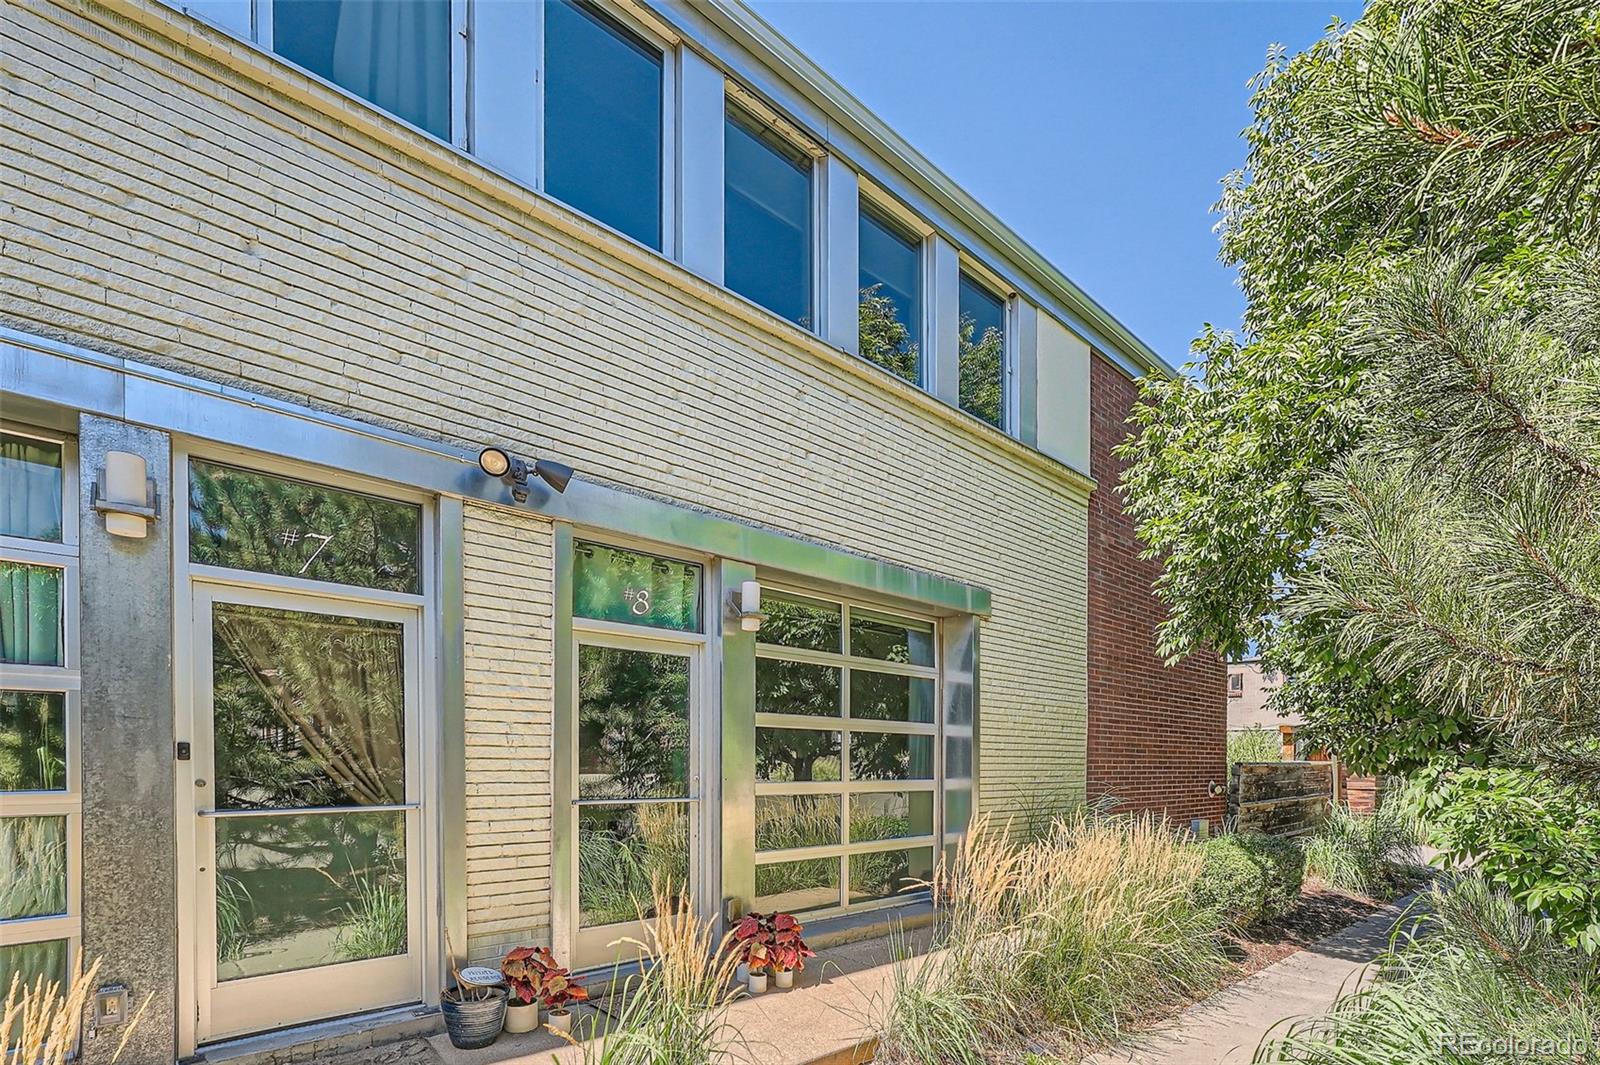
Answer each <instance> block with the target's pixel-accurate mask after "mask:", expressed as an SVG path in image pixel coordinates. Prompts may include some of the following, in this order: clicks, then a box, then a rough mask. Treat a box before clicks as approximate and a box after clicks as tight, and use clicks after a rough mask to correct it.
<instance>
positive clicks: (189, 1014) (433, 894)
mask: <svg viewBox="0 0 1600 1065" xmlns="http://www.w3.org/2000/svg"><path fill="white" fill-rule="evenodd" d="M457 2H459V0H457ZM191 459H198V460H200V461H202V462H210V463H215V464H218V465H223V466H231V467H234V468H237V469H242V470H245V471H248V472H251V473H260V474H264V475H266V476H269V477H279V478H288V479H290V480H295V481H301V482H305V483H308V484H312V485H319V486H324V487H328V488H332V489H336V490H340V491H349V492H357V493H361V494H365V495H372V496H377V497H379V498H382V499H385V500H389V501H392V502H399V503H407V504H410V505H413V506H415V507H417V508H418V510H419V511H420V515H421V522H422V528H421V545H420V550H419V552H418V556H417V572H418V579H419V585H418V587H419V589H420V591H418V592H416V593H409V592H391V591H386V590H384V589H380V588H367V587H363V586H361V585H351V584H338V583H335V582H331V581H321V580H313V579H309V578H305V577H293V576H284V575H280V574H274V573H265V572H257V571H254V570H243V569H233V568H230V567H225V566H212V565H208V564H205V563H196V562H191V561H190V560H189V461H190V460H191ZM171 461H172V497H173V499H172V507H171V508H170V509H171V511H172V522H173V530H172V582H173V589H174V596H175V599H174V610H173V629H174V631H173V648H174V651H173V714H174V719H173V720H174V731H173V738H174V739H175V740H176V741H179V742H185V741H187V742H189V743H191V745H192V747H197V746H198V744H196V743H195V736H196V732H197V729H198V725H197V723H196V720H195V718H196V716H197V707H196V704H195V699H196V695H197V691H196V688H195V676H196V669H195V652H196V643H195V636H196V633H195V630H194V625H193V620H194V611H193V602H194V598H195V590H196V586H197V585H207V586H210V587H211V588H214V589H221V590H223V591H224V592H225V591H226V590H228V589H230V588H231V589H235V590H242V591H256V592H258V593H263V594H277V593H299V594H301V595H303V596H306V597H309V598H310V599H312V600H313V601H320V602H334V601H341V600H342V601H344V602H347V603H349V604H351V605H352V607H357V608H359V607H361V606H368V607H376V608H378V609H384V610H387V609H392V608H397V607H398V608H403V609H410V610H412V611H414V612H415V615H416V620H415V622H409V623H407V624H408V628H409V627H410V626H412V625H414V626H415V631H416V633H417V635H418V641H419V644H420V649H421V653H420V657H419V659H418V663H417V666H418V673H417V676H418V677H419V678H420V682H419V683H418V685H417V698H418V700H420V702H421V707H420V709H419V711H418V713H417V726H418V727H417V730H416V736H417V742H416V751H417V754H418V756H419V757H418V759H417V761H418V765H417V766H416V767H415V770H413V769H412V768H411V767H410V766H408V767H407V777H408V785H407V786H408V788H409V787H410V786H411V774H412V773H413V772H415V773H417V774H419V776H418V777H417V778H416V779H417V783H416V792H415V799H414V800H413V799H411V798H410V797H409V793H408V803H410V802H412V801H414V802H415V803H416V804H417V805H418V806H419V807H420V809H419V811H418V813H417V815H416V816H415V818H414V819H413V823H415V824H416V825H418V826H419V827H420V831H419V833H418V835H419V837H420V838H419V839H418V840H417V841H416V843H415V846H413V844H412V843H411V842H410V841H408V843H407V851H408V857H407V860H408V862H409V861H411V857H410V852H412V851H415V852H416V859H415V861H416V863H417V865H416V868H417V869H418V870H419V871H420V872H419V876H420V881H419V888H418V892H419V908H418V912H419V914H420V916H421V920H422V936H421V940H420V942H419V943H418V945H417V948H416V954H417V956H418V958H417V960H418V963H419V964H420V966H421V981H420V985H419V986H420V988H421V1001H422V1002H423V1003H426V1004H431V1003H435V1002H437V1001H438V994H439V989H440V988H441V987H443V986H444V984H443V980H444V977H445V976H446V975H447V973H448V966H449V964H450V961H449V959H448V958H447V956H446V953H445V949H444V948H445V944H444V942H443V938H444V929H445V922H446V920H447V916H446V914H445V912H444V904H445V902H446V901H447V900H446V895H447V883H446V876H447V875H448V873H447V871H446V870H445V869H444V868H443V865H444V863H443V860H442V859H443V856H444V855H445V854H446V852H447V850H448V846H449V840H448V839H447V837H446V831H445V826H444V814H445V810H446V806H447V801H446V800H445V797H444V796H443V793H442V786H441V783H442V780H443V774H444V766H443V763H444V761H445V759H446V758H447V757H448V756H449V752H450V749H451V747H452V744H454V745H456V746H457V747H459V744H460V743H461V737H460V736H459V735H457V736H455V737H453V738H452V737H451V736H450V735H448V734H446V733H445V732H444V721H445V713H444V707H445V702H446V700H447V699H448V697H449V693H448V692H447V691H446V690H445V683H446V673H447V666H446V663H445V659H444V655H445V650H446V644H447V638H446V633H445V631H444V613H445V611H446V610H447V609H448V604H446V603H445V602H444V591H445V588H446V586H447V584H448V578H447V576H446V573H445V570H446V568H447V566H448V565H449V560H447V559H445V558H444V557H443V556H442V554H441V544H442V534H443V531H444V530H443V524H444V521H443V518H442V516H441V514H440V510H441V505H442V503H443V500H442V499H441V498H440V497H439V496H437V495H435V494H433V493H430V492H428V491H426V490H424V489H419V488H416V487H413V486H408V485H406V484H405V483H403V482H393V481H388V480H383V479H379V478H376V477H371V476H366V475H363V474H358V473H351V472H348V471H345V470H339V469H334V468H331V467H327V466H321V465H317V464H313V463H309V462H302V461H298V460H295V459H290V458H284V457H282V456H279V455H274V454H271V453H269V452H262V451H256V450H253V449H249V448H242V447H236V446H233V445H229V444H221V443H217V442H215V441H211V440H203V439H198V438H192V437H183V436H174V437H173V441H172V451H171ZM397 472H398V471H397ZM175 764H176V769H175V773H176V774H177V777H178V779H177V787H175V788H174V792H175V795H174V817H175V823H176V825H177V833H176V856H177V887H176V903H177V911H178V927H177V958H178V979H177V986H176V996H177V997H176V1001H177V1003H178V1008H177V1033H178V1048H179V1053H180V1055H189V1054H193V1053H195V1052H196V1051H197V1050H198V1049H199V1048H200V1046H201V1045H202V1044H201V1043H200V1042H199V1031H200V1029H201V1027H202V1026H203V1025H202V1019H201V1016H200V1011H201V997H200V996H201V995H202V993H204V990H205V989H203V988H202V987H201V986H200V975H201V970H202V969H203V968H204V965H203V963H202V961H201V959H200V958H199V957H198V955H197V954H196V952H197V951H199V950H201V949H204V948H206V947H207V946H208V945H209V943H210V938H209V937H210V935H211V933H210V932H202V931H201V928H200V925H201V924H202V923H204V922H209V921H210V920H211V915H210V914H208V913H201V912H200V910H199V903H200V901H201V894H202V893H201V891H200V888H199V883H198V875H197V873H196V870H197V869H198V868H199V866H200V865H201V862H200V861H199V857H200V855H199V844H200V842H201V841H200V839H199V835H200V833H199V831H198V827H199V821H200V818H199V817H198V816H197V815H196V807H195V795H194V792H195V788H194V786H193V783H192V778H194V776H195V775H196V772H197V770H196V768H195V767H197V766H198V765H199V762H198V761H196V760H195V759H194V758H192V757H191V759H190V761H188V762H178V763H175ZM206 864H209V863H206ZM208 1023H209V1022H208ZM292 1023H310V1024H317V1023H321V1022H320V1021H309V1022H292ZM226 1038H227V1037H224V1041H225V1039H226ZM216 1041H217V1040H216V1038H215V1037H210V1036H208V1042H207V1043H206V1044H203V1045H214V1043H215V1042H216Z"/></svg>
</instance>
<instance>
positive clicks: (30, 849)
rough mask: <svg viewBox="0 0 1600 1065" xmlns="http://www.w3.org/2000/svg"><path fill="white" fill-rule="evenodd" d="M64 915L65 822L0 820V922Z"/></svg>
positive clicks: (65, 875) (50, 819) (20, 818)
mask: <svg viewBox="0 0 1600 1065" xmlns="http://www.w3.org/2000/svg"><path fill="white" fill-rule="evenodd" d="M66 912H67V819H66V818H65V817H5V818H0V920H10V919H12V918H16V917H53V916H55V915H57V914H63V913H66Z"/></svg>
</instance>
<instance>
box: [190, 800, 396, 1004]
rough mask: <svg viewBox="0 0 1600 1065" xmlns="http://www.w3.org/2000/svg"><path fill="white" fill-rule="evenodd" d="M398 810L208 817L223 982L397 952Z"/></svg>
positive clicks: (220, 968)
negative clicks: (212, 830)
mask: <svg viewBox="0 0 1600 1065" xmlns="http://www.w3.org/2000/svg"><path fill="white" fill-rule="evenodd" d="M405 854H406V839H405V814H404V813H403V812H401V811H389V812H382V813H351V814H286V815H284V816H281V817H280V816H273V817H236V818H227V817H225V818H221V819H219V821H218V822H217V868H216V876H217V903H218V908H217V925H218V943H217V948H218V961H219V962H220V963H223V964H221V965H219V970H218V975H219V976H220V977H221V978H222V979H224V980H230V979H236V978H239V977H243V976H259V975H263V974H266V973H273V972H283V971H286V970H289V969H300V968H307V967H309V966H311V965H327V964H332V963H336V962H344V961H355V960H358V959H362V958H371V957H380V956H385V955H392V954H400V953H404V951H405V949H406V924H407V916H406V874H405V868H406V857H405Z"/></svg>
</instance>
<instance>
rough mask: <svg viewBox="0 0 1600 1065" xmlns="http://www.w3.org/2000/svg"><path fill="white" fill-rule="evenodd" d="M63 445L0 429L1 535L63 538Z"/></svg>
mask: <svg viewBox="0 0 1600 1065" xmlns="http://www.w3.org/2000/svg"><path fill="white" fill-rule="evenodd" d="M61 512H62V510H61V445H60V444H58V443H56V442H54V441H52V440H35V439H33V438H32V437H27V436H14V435H12V434H11V433H0V536H23V537H27V538H28V539H30V540H49V541H50V542H51V543H60V542H61Z"/></svg>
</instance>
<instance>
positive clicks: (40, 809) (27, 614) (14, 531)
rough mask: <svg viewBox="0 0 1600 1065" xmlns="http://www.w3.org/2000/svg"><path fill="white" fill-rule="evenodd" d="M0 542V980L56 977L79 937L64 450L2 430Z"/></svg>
mask: <svg viewBox="0 0 1600 1065" xmlns="http://www.w3.org/2000/svg"><path fill="white" fill-rule="evenodd" d="M4 442H5V444H6V447H5V448H4V449H3V450H4V451H5V454H4V455H0V460H4V461H3V465H4V467H5V468H4V470H3V471H0V473H3V475H4V476H3V478H0V479H3V481H4V486H3V487H4V490H5V495H6V504H5V508H4V511H5V513H4V522H3V529H0V531H3V532H4V533H6V534H7V535H5V536H4V537H3V540H0V591H3V592H4V595H3V599H0V811H3V815H4V816H0V962H3V963H4V964H0V969H6V970H8V969H9V968H15V967H22V968H29V967H34V968H37V967H38V965H44V966H45V967H47V968H50V969H52V970H56V969H59V970H61V973H62V975H66V973H65V970H66V968H67V966H68V965H69V964H70V962H71V959H72V957H73V955H74V952H75V951H76V949H77V943H78V938H79V935H80V932H81V917H80V903H79V882H80V878H79V863H80V860H81V855H82V851H81V846H80V839H81V834H82V824H81V811H82V799H81V792H80V790H79V767H78V689H79V687H80V679H79V674H78V669H77V667H78V656H77V635H78V633H77V621H78V618H77V600H78V569H77V554H78V548H77V542H76V514H77V492H76V484H77V477H76V474H77V471H76V458H77V453H76V448H75V446H74V444H73V441H71V440H70V439H66V438H61V437H54V436H50V437H44V436H40V437H35V436H34V435H32V434H30V433H20V434H19V433H17V432H15V431H13V430H12V429H11V427H9V426H8V427H7V428H6V431H5V433H4Z"/></svg>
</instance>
